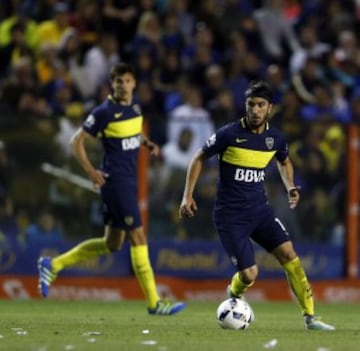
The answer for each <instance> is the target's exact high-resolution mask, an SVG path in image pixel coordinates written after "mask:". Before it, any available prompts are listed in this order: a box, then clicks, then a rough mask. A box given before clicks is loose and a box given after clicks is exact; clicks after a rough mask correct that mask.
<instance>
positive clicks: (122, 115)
mask: <svg viewBox="0 0 360 351" xmlns="http://www.w3.org/2000/svg"><path fill="white" fill-rule="evenodd" d="M110 81H111V87H112V90H113V94H112V95H109V96H108V98H107V99H106V100H105V101H104V102H103V103H102V104H100V105H99V106H97V107H95V108H94V109H93V111H92V112H91V113H90V115H89V116H88V117H87V119H86V120H85V122H84V123H83V125H82V127H80V128H79V129H78V131H77V132H75V134H74V136H73V137H72V140H71V145H72V149H73V151H74V154H75V156H76V158H77V159H78V161H79V163H80V164H81V166H82V168H83V169H84V171H85V172H86V173H87V175H88V177H89V178H90V179H91V181H92V182H93V184H94V186H95V187H97V188H99V189H100V194H101V198H102V201H103V203H104V225H105V227H104V237H102V238H95V239H89V240H86V241H83V242H82V243H80V244H79V245H77V246H75V247H74V248H72V249H70V250H69V251H67V252H65V253H63V254H61V255H59V256H57V257H52V258H51V257H40V258H39V260H38V269H39V289H40V292H41V294H42V296H43V297H47V296H48V294H49V289H50V285H51V284H52V283H53V282H54V280H55V278H56V276H57V274H58V273H59V272H60V271H61V270H62V269H64V268H67V267H70V266H73V265H75V264H78V263H80V262H83V261H85V260H89V259H92V258H95V257H98V256H100V255H104V254H109V253H111V252H113V251H117V250H120V249H121V247H122V245H123V243H124V241H125V239H128V240H129V241H130V256H131V263H132V267H133V269H134V272H135V275H136V277H137V279H138V281H139V283H140V286H141V288H142V290H143V293H144V295H145V297H146V301H147V306H148V312H149V314H153V315H172V314H175V313H177V312H179V311H181V310H182V309H184V307H185V304H184V303H183V302H176V303H170V302H167V301H163V300H161V299H160V297H159V295H158V292H157V289H156V283H155V278H154V273H153V269H152V267H151V263H150V259H149V253H148V244H147V238H146V235H145V233H144V230H143V227H142V224H141V218H140V213H139V208H138V202H137V201H138V200H137V158H138V152H139V148H140V146H141V145H144V146H145V147H147V148H148V149H149V150H150V152H151V154H153V155H158V154H159V147H158V145H156V144H155V143H153V142H152V141H150V140H149V139H148V138H146V137H145V136H143V135H142V124H143V117H142V115H141V110H140V106H139V105H138V104H136V103H135V102H134V101H133V92H134V89H135V85H136V78H135V73H134V70H133V68H132V66H130V65H128V64H126V63H119V64H116V65H115V66H114V67H113V68H112V70H111V72H110ZM96 137H97V138H100V140H101V142H102V147H103V152H104V156H103V161H102V165H101V168H100V169H96V168H95V167H94V166H93V164H92V163H91V162H90V160H89V158H88V154H87V150H86V141H87V139H91V138H96Z"/></svg>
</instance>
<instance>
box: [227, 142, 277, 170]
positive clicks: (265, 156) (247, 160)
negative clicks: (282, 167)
mask: <svg viewBox="0 0 360 351" xmlns="http://www.w3.org/2000/svg"><path fill="white" fill-rule="evenodd" d="M275 152H276V151H259V150H249V149H243V148H239V147H235V146H229V147H228V148H227V149H226V151H225V152H224V154H223V156H222V160H223V161H225V162H227V163H231V164H232V165H235V166H239V167H249V168H265V167H266V166H267V165H268V164H269V162H270V161H271V159H272V158H273V156H274V155H275Z"/></svg>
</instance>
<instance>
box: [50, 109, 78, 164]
mask: <svg viewBox="0 0 360 351" xmlns="http://www.w3.org/2000/svg"><path fill="white" fill-rule="evenodd" d="M84 116H85V111H84V107H83V105H82V104H81V102H71V103H69V104H68V105H67V106H66V107H65V115H64V116H63V117H61V118H60V120H59V131H58V132H57V134H56V136H55V142H56V143H57V144H58V146H59V148H60V150H61V154H62V155H63V156H64V160H67V159H69V158H70V157H71V156H72V155H73V154H72V151H71V147H70V143H69V140H70V138H71V136H72V135H74V133H75V131H76V130H77V129H78V128H79V126H80V125H81V122H82V121H83V119H84Z"/></svg>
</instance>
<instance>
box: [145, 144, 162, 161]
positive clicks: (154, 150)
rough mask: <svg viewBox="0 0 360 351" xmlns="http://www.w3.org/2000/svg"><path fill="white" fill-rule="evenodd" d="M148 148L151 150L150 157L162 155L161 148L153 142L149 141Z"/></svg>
mask: <svg viewBox="0 0 360 351" xmlns="http://www.w3.org/2000/svg"><path fill="white" fill-rule="evenodd" d="M146 147H147V148H148V149H149V151H150V155H152V156H156V157H157V156H159V155H160V148H159V145H158V144H155V143H154V142H152V141H150V140H149V141H148V142H147V145H146Z"/></svg>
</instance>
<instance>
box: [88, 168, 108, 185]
mask: <svg viewBox="0 0 360 351" xmlns="http://www.w3.org/2000/svg"><path fill="white" fill-rule="evenodd" d="M108 176H109V175H108V174H107V173H104V172H102V171H100V170H99V169H96V170H94V171H92V172H90V173H89V178H90V180H91V181H92V182H93V184H94V187H95V189H99V188H101V187H102V186H103V185H104V184H105V183H106V178H107V177H108Z"/></svg>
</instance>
